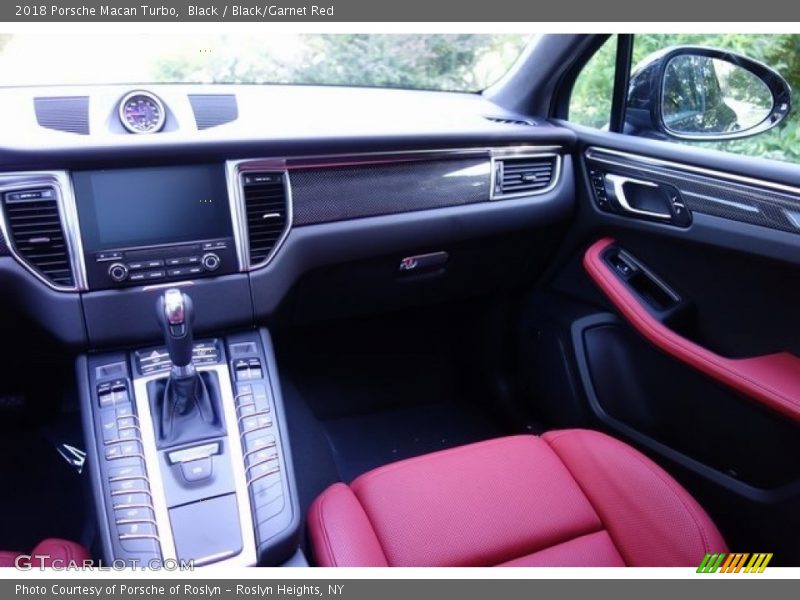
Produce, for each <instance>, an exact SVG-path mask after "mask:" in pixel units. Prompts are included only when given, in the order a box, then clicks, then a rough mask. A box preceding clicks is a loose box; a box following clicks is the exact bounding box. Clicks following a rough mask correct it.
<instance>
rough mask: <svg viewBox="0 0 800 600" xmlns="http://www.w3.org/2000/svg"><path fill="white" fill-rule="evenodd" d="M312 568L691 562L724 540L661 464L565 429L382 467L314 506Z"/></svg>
mask: <svg viewBox="0 0 800 600" xmlns="http://www.w3.org/2000/svg"><path fill="white" fill-rule="evenodd" d="M309 530H310V534H311V541H312V544H313V549H314V554H315V557H316V561H317V564H319V565H321V566H624V565H629V566H695V565H698V564H699V563H700V561H701V560H702V558H703V556H704V555H705V553H707V552H720V551H725V542H724V540H723V538H722V536H721V535H720V533H719V531H718V530H717V528H716V527H715V525H714V523H713V522H712V521H711V519H710V518H709V516H708V515H707V514H706V512H705V511H704V510H703V509H702V508H701V507H700V505H699V504H698V503H697V502H696V501H695V500H694V499H693V498H692V497H691V496H690V495H689V494H688V493H687V492H686V490H684V489H683V488H682V487H681V486H680V485H679V484H678V483H677V482H676V481H675V480H674V479H673V478H672V477H671V476H670V475H669V474H668V473H667V472H666V471H664V470H663V469H662V468H660V467H659V466H658V465H656V464H655V463H654V462H653V461H651V460H650V459H648V458H647V457H645V456H644V455H643V454H641V453H640V452H638V451H636V450H634V449H633V448H631V447H630V446H628V445H626V444H623V443H622V442H619V441H617V440H615V439H613V438H611V437H609V436H607V435H605V434H602V433H598V432H594V431H588V430H563V431H554V432H549V433H546V434H545V435H543V436H541V437H535V436H515V437H507V438H500V439H496V440H490V441H486V442H480V443H477V444H471V445H468V446H462V447H460V448H454V449H451V450H444V451H442V452H436V453H433V454H428V455H425V456H421V457H418V458H413V459H410V460H405V461H401V462H397V463H393V464H390V465H387V466H385V467H381V468H378V469H375V470H374V471H371V472H369V473H366V474H364V475H362V476H361V477H359V478H358V479H356V480H355V481H354V482H353V483H352V484H351V485H349V486H348V485H345V484H342V483H339V484H335V485H333V486H331V487H330V488H328V489H327V490H326V491H325V492H323V493H322V494H321V495H320V497H319V498H317V499H316V500H315V502H314V503H313V505H312V507H311V509H310V513H309Z"/></svg>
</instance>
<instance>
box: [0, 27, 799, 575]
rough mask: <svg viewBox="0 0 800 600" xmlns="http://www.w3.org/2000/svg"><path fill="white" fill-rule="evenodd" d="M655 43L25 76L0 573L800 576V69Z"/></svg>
mask: <svg viewBox="0 0 800 600" xmlns="http://www.w3.org/2000/svg"><path fill="white" fill-rule="evenodd" d="M384 37H387V38H390V39H389V40H388V41H385V45H384V46H382V48H383V49H384V51H385V52H386V53H387V56H388V54H389V48H391V47H392V44H393V41H392V39H391V36H384ZM454 37H457V36H454ZM639 37H640V36H617V37H612V38H609V37H608V36H598V35H544V36H541V37H538V38H536V39H534V40H532V41H530V43H529V44H528V46H527V47H526V48H525V49H524V51H522V54H521V56H520V58H519V59H518V60H517V62H516V63H515V65H514V66H513V67H512V68H511V69H510V70H509V71H508V73H507V74H506V75H504V76H503V77H502V78H501V79H500V80H499V81H498V82H497V83H495V84H493V85H490V86H489V87H487V88H486V89H485V90H484V91H482V92H449V91H429V90H416V89H398V86H397V85H395V87H394V88H391V89H390V88H378V87H361V86H355V85H353V86H347V85H330V86H323V85H318V86H314V85H254V84H253V85H251V84H244V83H243V84H222V83H219V84H214V83H205V84H202V83H201V84H196V83H179V82H175V83H137V84H135V85H129V84H124V83H113V82H111V83H102V82H101V83H97V84H89V83H86V84H81V85H77V84H75V85H46V84H43V83H39V84H37V85H32V84H31V85H18V86H13V87H4V88H0V132H1V133H0V208H1V210H0V215H1V217H2V218H0V224H1V225H2V241H1V242H0V289H1V290H2V295H1V296H0V304H1V305H2V312H0V326H2V329H3V331H4V334H5V335H3V342H4V348H3V354H2V356H3V360H2V364H0V373H1V374H2V378H1V379H0V399H2V402H0V428H2V434H1V435H0V448H2V450H3V451H2V453H0V474H2V477H3V482H4V483H5V486H4V488H5V489H4V491H2V492H0V508H2V510H3V514H4V515H6V519H4V525H3V527H2V528H0V546H2V547H3V548H6V549H7V550H8V551H7V552H3V553H0V564H3V565H7V566H14V565H16V566H20V565H21V563H20V557H27V558H25V560H24V561H22V562H25V561H28V562H30V561H32V560H33V561H35V560H36V557H37V556H45V555H46V556H47V558H46V560H44V561H43V562H44V563H45V564H53V561H59V560H60V561H67V562H69V561H76V562H81V563H82V562H83V561H92V562H93V563H94V564H100V563H102V564H109V563H112V562H113V561H117V562H119V561H123V562H125V563H127V564H145V565H146V564H155V563H164V562H165V561H168V560H173V561H178V562H187V563H188V562H192V563H193V564H194V565H195V566H197V567H199V566H204V565H237V566H279V565H292V566H305V565H310V566H626V565H627V566H692V567H697V566H698V565H700V563H701V562H702V561H703V560H704V557H706V555H708V554H719V553H733V552H749V553H755V552H758V553H770V554H772V557H771V558H770V561H771V562H769V564H770V565H777V566H780V565H790V566H796V565H798V564H800V547H799V546H798V543H797V540H798V537H799V536H798V534H800V511H798V509H797V507H798V503H799V502H800V460H798V459H800V335H798V334H799V333H800V311H798V306H800V278H798V269H800V179H799V178H798V175H800V166H798V165H796V164H794V162H793V160H792V156H790V155H789V154H788V153H790V152H791V149H789V148H788V144H789V143H788V142H787V146H786V147H779V146H775V147H773V146H770V144H773V143H775V144H777V143H778V142H776V141H775V140H777V139H779V138H781V136H783V138H786V139H794V138H792V137H791V136H792V135H794V134H793V133H792V132H793V131H794V129H795V128H796V125H795V124H794V121H793V119H794V117H795V115H794V113H793V110H794V109H793V107H792V91H791V81H789V82H787V80H786V79H784V75H783V74H782V73H781V72H780V69H779V68H773V66H772V65H770V64H769V63H768V61H767V59H765V58H763V57H759V60H758V61H757V60H754V59H753V57H751V56H745V55H743V54H742V53H739V54H734V53H732V52H730V51H729V50H727V49H726V48H724V47H723V48H721V49H720V48H719V47H717V46H716V45H713V44H705V43H703V40H701V39H698V40H694V42H696V43H693V44H691V45H686V44H684V45H672V46H667V44H666V43H665V44H663V45H664V46H665V47H664V48H657V50H658V51H657V52H650V51H649V50H654V48H650V49H649V50H648V56H647V57H646V58H644V59H643V60H639V56H638V55H637V52H643V50H642V48H643V47H644V46H642V44H646V43H650V44H651V45H653V44H654V42H652V39H650V41H646V40H644V39H642V40H639V39H638V38H639ZM654 37H657V36H650V38H654ZM695 37H698V38H700V37H702V36H695ZM717 37H720V36H717ZM765 37H768V36H765ZM419 38H420V41H419V43H420V44H423V45H424V43H425V36H419ZM395 41H396V40H395ZM526 41H527V40H526ZM723 42H724V40H723ZM14 43H22V42H15V41H14V39H12V40H11V41H10V42H8V46H7V47H6V51H7V52H10V50H9V49H10V48H12V46H13V44H14ZM382 43H383V42H382ZM398 43H399V42H398ZM404 43H410V42H407V40H406V42H404ZM637 44H638V46H637ZM637 48H638V50H637ZM406 50H408V48H406ZM66 51H67V50H66V49H65V52H66ZM348 51H349V50H348ZM408 51H410V50H408ZM241 52H245V49H244V47H242V49H241ZM604 53H605V54H604ZM604 56H605V57H606V59H607V68H606V70H605V71H604V72H603V73H604V74H601V75H596V74H595V72H594V71H591V69H592V65H593V64H596V61H598V60H603V57H604ZM632 57H637V60H635V61H634V60H632ZM247 58H248V56H245V55H243V56H242V57H241V60H242V61H246V60H247ZM9 60H11V59H9ZM97 60H98V61H99V62H102V61H103V60H104V58H103V57H98V59H97ZM487 60H488V59H487ZM485 63H486V61H484V63H481V64H485ZM237 64H238V66H237V67H236V68H242V67H241V65H242V64H243V63H242V62H241V61H240V62H239V63H237ZM369 64H372V63H369ZM369 64H367V61H365V65H364V67H363V68H364V69H365V70H368V69H369V68H370V67H369ZM119 68H121V69H124V68H125V66H124V63H123V64H121V65H120V67H119ZM176 68H177V67H176ZM376 68H377V67H376ZM123 75H124V74H123ZM428 75H429V77H432V76H431V75H430V74H428ZM442 77H444V75H442ZM590 77H595V78H596V80H597V81H600V80H601V79H602V83H603V85H605V89H606V90H607V92H608V95H607V97H606V98H603V97H600V94H594V95H591V94H589V95H586V94H585V91H586V89H588V88H587V87H586V85H588V84H587V78H590ZM582 78H583V79H582ZM123 80H124V79H123ZM400 81H401V83H402V80H400ZM431 81H432V80H431ZM434 83H435V82H434ZM398 85H400V84H398ZM433 85H434V84H433V83H430V81H429V82H428V83H425V84H421V86H420V87H431V86H433ZM451 87H452V83H449V82H443V84H442V86H441V88H442V89H447V88H451ZM581 93H584V97H583V98H584V103H583V104H582V105H580V103H579V102H578V100H576V98H578V96H579V95H580V94H581ZM580 110H582V111H583V112H582V113H580V114H579V112H580ZM581 115H583V116H585V115H589V117H590V118H591V119H594V121H595V122H594V123H590V122H587V120H591V119H589V118H587V119H586V120H584V121H583V122H582V121H581V118H582V117H581ZM783 138H781V139H783ZM759 140H771V141H769V142H766V141H764V142H763V143H762V146H759V145H758V144H759V143H760V142H759ZM710 141H714V142H715V143H717V144H718V146H717V147H716V148H713V149H712V148H711V147H709V142H710ZM781 152H784V154H780V153H781ZM26 564H28V563H26Z"/></svg>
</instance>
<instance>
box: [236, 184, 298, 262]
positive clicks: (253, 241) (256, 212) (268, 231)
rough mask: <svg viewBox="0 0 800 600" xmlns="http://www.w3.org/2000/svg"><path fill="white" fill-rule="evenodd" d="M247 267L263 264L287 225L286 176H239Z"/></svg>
mask: <svg viewBox="0 0 800 600" xmlns="http://www.w3.org/2000/svg"><path fill="white" fill-rule="evenodd" d="M242 188H243V192H244V193H243V195H244V204H245V213H246V218H247V237H248V244H249V250H250V266H251V267H252V266H254V265H258V264H260V263H263V262H265V261H266V260H267V259H268V258H269V257H270V255H271V254H272V251H273V250H274V249H275V247H276V246H277V245H278V243H279V242H280V240H281V237H282V236H283V234H284V232H285V231H286V227H287V224H288V222H289V210H288V209H289V206H288V194H287V190H286V175H285V174H284V173H282V172H280V171H264V172H258V173H245V174H244V175H243V176H242Z"/></svg>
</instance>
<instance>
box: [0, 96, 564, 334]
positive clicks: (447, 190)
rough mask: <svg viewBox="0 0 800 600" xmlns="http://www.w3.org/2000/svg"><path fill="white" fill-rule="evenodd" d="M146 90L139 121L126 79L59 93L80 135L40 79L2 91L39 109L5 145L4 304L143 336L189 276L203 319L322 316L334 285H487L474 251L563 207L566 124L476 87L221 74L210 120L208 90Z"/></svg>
mask: <svg viewBox="0 0 800 600" xmlns="http://www.w3.org/2000/svg"><path fill="white" fill-rule="evenodd" d="M154 87H155V89H154V94H156V97H157V98H159V99H163V100H164V104H163V107H164V108H163V113H162V114H163V115H164V117H165V118H164V123H163V128H162V129H160V130H154V131H152V132H150V133H148V134H147V135H136V134H132V133H130V132H128V131H126V130H124V128H118V127H117V125H119V121H118V119H120V118H121V117H124V116H125V115H124V111H120V108H121V106H122V105H121V104H119V103H120V102H121V101H122V99H125V98H129V97H130V94H131V90H126V89H124V88H122V87H119V88H116V89H111V88H98V89H94V88H91V89H88V90H83V89H81V90H59V96H58V98H62V102H63V98H69V97H71V96H70V94H72V93H77V91H80V92H81V94H84V95H87V94H88V97H89V98H90V101H89V102H88V103H87V109H86V111H87V112H86V119H87V123H86V127H80V128H76V127H75V126H74V124H73V123H70V127H71V128H72V129H73V131H67V129H65V128H62V129H61V130H55V129H53V128H52V127H51V126H47V125H42V120H41V114H40V113H39V112H37V110H39V109H37V108H36V107H37V105H41V97H42V96H41V94H42V93H43V91H42V90H32V89H22V88H18V89H13V90H5V91H3V92H0V105H2V104H4V103H10V102H17V103H22V104H24V103H26V102H28V103H29V104H30V106H29V107H28V108H29V111H31V112H32V113H33V115H34V116H35V117H36V118H37V119H39V120H38V121H37V122H36V123H34V122H31V123H29V124H28V126H29V128H31V129H30V130H35V131H36V135H34V136H31V137H29V138H26V139H25V140H22V139H21V138H15V136H14V135H13V132H12V134H11V135H9V136H8V137H7V138H5V143H4V145H3V147H2V148H0V161H2V165H3V172H2V173H0V198H2V211H1V213H2V219H0V224H1V225H2V233H3V239H4V244H3V245H2V246H0V281H2V283H3V289H4V290H5V294H4V300H5V301H6V302H11V303H12V305H14V306H16V307H17V308H19V309H20V310H22V311H24V312H26V313H27V314H28V316H30V317H33V318H35V319H36V320H38V321H39V322H40V324H41V325H42V326H43V327H44V328H45V329H47V330H49V331H50V333H51V334H53V335H54V336H55V337H57V338H59V339H60V340H61V341H62V342H64V343H66V344H68V345H71V346H76V347H106V346H112V345H120V344H125V343H131V342H136V341H146V340H148V339H153V338H154V337H155V336H156V335H157V328H156V324H155V323H154V322H153V318H152V305H153V301H154V300H153V299H154V297H155V295H156V294H157V293H158V290H160V289H163V287H165V286H174V285H178V286H186V287H187V288H191V295H192V297H193V298H194V299H195V302H196V303H197V304H198V315H202V316H201V317H200V321H199V322H198V324H197V326H198V329H199V330H201V331H208V332H214V331H220V330H223V329H225V328H227V327H233V326H242V325H246V324H249V323H255V322H261V321H264V320H268V319H270V318H271V317H273V316H274V315H275V314H276V313H278V312H279V310H282V309H284V308H285V307H286V306H287V305H292V306H294V307H295V308H297V307H298V306H300V307H302V306H304V305H305V306H306V307H307V308H308V309H309V310H311V311H312V312H313V311H314V310H316V309H320V308H322V309H323V312H324V309H325V304H326V302H325V301H324V299H323V298H322V297H323V296H324V295H325V294H324V293H322V294H321V293H320V292H321V291H322V292H325V290H328V291H330V292H331V297H337V295H338V297H340V298H343V299H346V298H344V297H343V296H342V294H343V292H342V291H341V289H340V288H341V287H342V286H346V287H347V288H349V290H350V293H351V294H352V295H353V299H357V300H359V301H363V302H364V303H370V302H372V301H376V302H377V305H378V306H380V305H386V304H387V302H388V303H389V304H392V303H393V302H394V303H400V304H402V303H403V302H405V301H406V300H407V299H409V298H411V297H412V296H415V297H420V298H424V297H426V296H430V297H432V298H435V297H438V296H440V295H441V294H444V293H448V294H455V295H458V294H460V293H469V292H470V290H472V289H477V288H480V287H481V285H489V286H491V285H494V284H495V283H496V282H495V281H494V279H495V276H496V273H493V271H497V269H490V268H488V265H487V261H486V260H482V259H481V256H483V257H484V259H485V258H486V257H489V256H491V257H492V258H493V260H500V261H503V262H508V261H509V259H510V261H511V262H512V263H513V262H514V261H520V262H519V267H520V269H524V268H526V265H525V264H524V263H525V261H523V260H522V259H521V257H514V256H509V254H510V253H512V252H515V251H516V246H514V244H517V243H519V240H520V237H521V238H522V239H523V240H525V242H524V243H530V244H534V245H535V244H539V245H545V246H547V242H548V240H549V241H550V242H552V241H553V238H554V236H555V237H557V232H558V228H557V227H551V226H552V225H555V224H558V223H561V222H563V221H564V220H565V219H566V218H567V217H568V216H569V214H570V213H571V211H572V209H573V203H574V193H573V191H574V181H573V172H572V163H571V159H570V155H569V151H570V150H571V146H572V141H573V140H572V134H571V132H569V131H567V130H564V129H561V128H558V127H554V126H552V125H550V124H548V123H546V122H542V123H533V122H530V121H522V120H515V119H514V118H513V117H514V115H509V114H507V113H504V112H503V111H502V110H501V109H500V108H499V107H497V106H495V105H493V104H492V103H491V102H489V101H488V100H486V99H484V98H482V97H481V96H476V95H471V94H442V93H434V92H409V91H398V90H357V91H355V90H347V89H341V88H293V87H281V86H266V87H263V88H261V87H257V88H254V87H250V86H232V88H230V89H229V88H226V89H225V95H226V97H232V98H234V99H235V101H236V110H235V111H232V110H230V106H229V101H226V102H228V104H225V105H224V106H223V105H219V104H217V105H216V110H217V111H218V112H219V114H224V115H225V117H224V118H222V117H220V118H219V119H217V120H218V121H220V122H219V123H216V124H213V125H209V123H212V122H213V119H212V121H209V120H208V119H209V116H208V114H207V113H206V114H205V116H204V118H205V120H204V121H198V120H197V107H196V103H197V99H196V97H197V96H206V97H207V96H210V95H213V94H212V93H211V92H212V91H216V93H219V90H216V88H214V86H210V87H211V89H199V90H198V89H196V87H197V86H154ZM201 87H202V86H201ZM186 88H189V89H188V90H187V89H186ZM65 92H66V93H65ZM51 93H52V92H51ZM95 96H96V98H95ZM312 96H313V98H314V105H315V106H319V107H320V110H319V111H317V112H316V113H315V114H313V115H306V114H304V113H303V114H301V111H300V109H299V106H303V104H297V103H296V102H297V101H299V100H300V99H302V98H305V100H306V101H307V102H308V101H310V100H311V97H312ZM191 97H195V98H194V99H192V98H191ZM110 98H116V103H115V102H111V101H110V100H109V99H110ZM51 100H52V98H51ZM444 100H447V101H446V102H445V101H444ZM270 101H272V104H273V107H282V111H279V112H278V113H276V112H275V110H274V108H273V107H270ZM292 101H294V102H295V104H294V105H293V106H292V107H290V106H289V105H288V104H287V102H292ZM365 101H381V102H383V104H381V105H374V104H372V103H370V105H369V106H365V105H364V102H365ZM305 105H308V104H307V103H306V104H305ZM225 106H227V109H226V110H224V109H225ZM192 107H194V111H195V112H194V118H193V120H191V121H190V120H188V117H187V118H184V117H186V116H187V115H189V114H192V113H191V109H192ZM256 107H258V110H256ZM220 111H221V112H220ZM151 112H152V111H151ZM143 114H144V113H143ZM147 114H148V115H150V117H152V116H153V115H152V114H150V113H147ZM136 115H138V113H135V114H134V116H136ZM379 115H380V118H379V119H378V116H379ZM128 116H130V114H129V115H128ZM150 117H148V118H150ZM73 118H76V117H75V115H74V114H73ZM151 120H152V119H151ZM201 122H202V123H204V124H205V125H204V126H203V127H201V126H200V123H201ZM309 123H311V124H317V125H318V127H311V128H309ZM378 123H380V125H379V126H378ZM50 125H52V123H50ZM323 125H324V126H323ZM19 126H20V125H19V124H17V127H16V128H17V129H19ZM84 132H85V133H84ZM531 230H536V232H537V233H536V234H531V233H530V232H531ZM471 241H474V242H475V244H470V242H471ZM487 241H488V243H487ZM478 242H481V243H478ZM428 255H436V256H437V257H438V258H437V259H436V260H435V261H433V262H434V263H435V264H434V265H433V267H431V266H430V264H429V263H430V261H431V259H426V258H425V257H427V256H428ZM512 266H513V265H512ZM501 270H502V269H501ZM511 270H513V269H511ZM484 276H487V277H488V278H487V279H486V280H485V281H484ZM513 278H514V277H512V279H513ZM412 281H418V284H417V285H411V286H409V282H412ZM409 290H411V291H409ZM301 291H302V292H303V293H302V294H301V293H300V292H301ZM345 296H346V294H345ZM311 300H318V302H317V303H316V309H315V308H314V305H315V302H314V301H311ZM350 304H353V303H352V302H350ZM355 304H358V302H355Z"/></svg>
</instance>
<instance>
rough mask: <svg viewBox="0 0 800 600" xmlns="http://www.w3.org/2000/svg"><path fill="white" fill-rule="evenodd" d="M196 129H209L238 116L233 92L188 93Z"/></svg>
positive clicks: (233, 119)
mask: <svg viewBox="0 0 800 600" xmlns="http://www.w3.org/2000/svg"><path fill="white" fill-rule="evenodd" d="M189 102H190V104H191V105H192V111H193V112H194V121H195V123H196V124H197V128H198V129H209V128H211V127H216V126H218V125H224V124H225V123H230V122H231V121H235V120H236V119H238V118H239V107H238V105H237V104H236V96H234V95H233V94H189Z"/></svg>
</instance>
